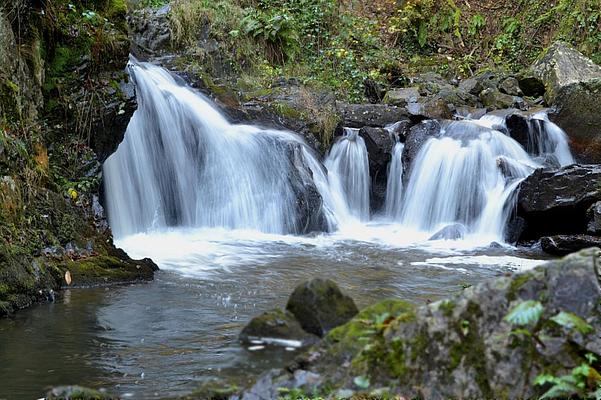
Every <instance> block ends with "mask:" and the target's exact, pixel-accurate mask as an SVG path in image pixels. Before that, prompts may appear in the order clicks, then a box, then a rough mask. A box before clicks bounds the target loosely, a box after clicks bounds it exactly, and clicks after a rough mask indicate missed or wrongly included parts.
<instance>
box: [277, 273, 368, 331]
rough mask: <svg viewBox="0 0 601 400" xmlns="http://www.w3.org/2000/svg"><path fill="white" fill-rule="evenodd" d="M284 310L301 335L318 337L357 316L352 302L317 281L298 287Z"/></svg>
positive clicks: (330, 284) (326, 281) (334, 287)
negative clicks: (300, 329) (291, 317)
mask: <svg viewBox="0 0 601 400" xmlns="http://www.w3.org/2000/svg"><path fill="white" fill-rule="evenodd" d="M286 310H288V311H289V312H290V313H292V314H293V315H294V316H295V317H296V319H297V320H298V322H299V323H300V325H301V326H302V328H303V329H304V330H305V331H307V332H309V333H312V334H314V335H317V336H319V337H323V336H324V335H325V334H326V333H327V332H329V331H330V330H332V329H333V328H335V327H337V326H340V325H342V324H344V323H345V322H347V321H349V320H350V319H351V318H353V317H354V316H355V315H356V314H357V313H358V310H357V306H356V305H355V302H354V301H353V299H352V298H350V297H349V296H347V295H345V294H343V293H342V292H341V291H340V288H339V287H338V285H336V283H334V282H333V281H331V280H329V279H320V278H316V279H312V280H310V281H307V282H303V283H301V284H300V285H298V286H297V287H296V289H294V291H293V292H292V294H291V295H290V298H289V299H288V303H287V304H286Z"/></svg>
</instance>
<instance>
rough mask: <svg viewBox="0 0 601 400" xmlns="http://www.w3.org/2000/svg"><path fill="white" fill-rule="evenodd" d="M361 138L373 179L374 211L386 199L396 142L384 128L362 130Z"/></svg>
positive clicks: (372, 205)
mask: <svg viewBox="0 0 601 400" xmlns="http://www.w3.org/2000/svg"><path fill="white" fill-rule="evenodd" d="M359 136H361V137H362V138H363V140H364V141H365V147H366V148H367V156H368V159H369V176H370V177H371V188H372V190H371V201H370V205H371V207H372V209H374V210H377V209H379V208H380V207H381V206H382V204H383V203H384V199H385V198H386V181H387V173H388V163H389V162H390V158H391V152H392V147H393V146H394V141H393V139H392V137H391V133H390V132H388V131H387V130H386V129H383V128H370V127H366V128H361V130H359Z"/></svg>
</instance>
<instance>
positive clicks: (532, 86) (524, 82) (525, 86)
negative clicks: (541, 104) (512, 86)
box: [517, 71, 545, 98]
mask: <svg viewBox="0 0 601 400" xmlns="http://www.w3.org/2000/svg"><path fill="white" fill-rule="evenodd" d="M517 80H518V84H519V85H520V90H521V91H522V93H524V96H529V97H533V98H538V97H541V96H543V95H544V94H545V85H544V83H543V82H542V81H541V80H540V79H539V78H537V77H536V76H535V75H534V74H533V73H532V71H524V72H523V73H521V74H520V75H518V77H517Z"/></svg>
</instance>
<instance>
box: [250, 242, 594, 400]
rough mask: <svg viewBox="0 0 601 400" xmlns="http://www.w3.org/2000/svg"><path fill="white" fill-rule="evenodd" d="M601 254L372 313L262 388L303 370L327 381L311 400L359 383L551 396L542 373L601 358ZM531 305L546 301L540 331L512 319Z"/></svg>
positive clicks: (455, 393) (392, 388)
mask: <svg viewBox="0 0 601 400" xmlns="http://www.w3.org/2000/svg"><path fill="white" fill-rule="evenodd" d="M599 255H600V250H599V249H589V250H585V251H582V252H580V253H577V254H572V255H570V256H567V257H565V258H563V259H561V260H556V261H552V262H550V263H548V264H546V265H544V266H540V267H538V268H536V269H534V270H532V271H528V272H524V273H522V274H516V275H513V276H510V277H509V276H504V277H500V278H497V279H494V280H489V281H486V282H483V283H481V284H478V285H476V286H472V287H469V288H467V289H465V290H464V291H463V292H462V293H461V294H459V295H457V296H454V297H452V298H449V299H446V300H441V301H437V302H435V303H431V304H428V305H425V306H422V307H419V308H418V307H415V306H412V305H409V304H407V303H404V302H402V301H398V300H396V301H394V300H389V301H385V302H382V303H379V304H377V305H375V306H372V307H368V308H366V309H365V310H363V311H361V313H360V314H359V315H357V317H356V318H354V319H353V320H351V321H350V322H349V323H347V324H345V325H343V326H341V327H339V328H336V329H334V330H332V331H331V332H330V333H329V334H328V335H327V336H326V337H325V338H324V340H323V341H322V342H321V343H320V344H319V345H318V346H316V347H314V348H312V349H311V351H310V352H308V353H307V354H306V355H305V356H303V357H302V358H300V359H299V360H297V362H296V363H294V364H293V365H291V366H288V367H287V368H286V369H282V370H279V371H271V372H269V373H268V374H265V375H264V378H265V379H264V380H260V382H261V385H260V387H261V388H262V391H263V393H268V390H269V388H270V387H271V388H275V387H278V386H282V387H290V385H292V384H293V382H294V381H295V374H298V373H299V371H303V373H312V374H315V375H316V376H318V377H319V378H320V379H318V380H316V382H315V383H314V384H313V385H310V386H309V387H307V388H305V389H306V390H307V391H306V393H312V392H313V390H317V391H319V392H320V393H325V394H326V396H327V394H328V393H330V394H334V393H342V392H344V393H351V392H353V391H357V390H362V388H360V387H358V386H357V385H356V382H357V377H361V382H364V383H366V384H367V385H368V388H367V389H363V390H367V391H368V393H369V392H371V391H373V390H376V389H379V388H386V392H387V393H386V394H387V395H390V397H395V396H399V397H404V398H428V399H448V398H497V397H499V396H500V394H502V395H503V396H505V397H507V398H539V397H540V396H542V394H543V393H544V392H545V391H546V390H547V389H548V388H545V387H540V386H538V385H535V384H534V380H535V379H536V377H537V376H538V375H539V374H541V373H547V372H548V371H553V373H554V375H556V376H561V375H564V374H569V372H570V371H571V370H572V368H575V367H577V366H579V365H580V364H581V363H583V362H585V358H584V357H585V354H586V353H588V352H590V353H593V354H595V355H601V342H600V341H599V338H598V335H597V334H596V332H599V331H600V330H601V308H600V306H599V304H600V301H601V287H600V285H599V277H598V273H599V271H598V268H597V265H596V261H595V260H596V259H598V257H599ZM525 301H537V302H540V306H539V307H540V309H541V316H540V323H539V324H536V327H535V326H534V324H532V325H527V326H524V327H520V326H517V325H513V324H511V323H510V322H508V321H507V320H506V319H505V317H506V316H507V315H508V314H509V313H510V312H511V311H512V310H514V309H515V308H516V307H517V306H519V305H522V304H524V302H525ZM534 304H538V303H534ZM560 312H564V313H572V314H574V315H576V316H578V317H580V318H581V319H583V320H585V321H586V323H587V324H590V326H591V328H590V331H588V332H587V333H581V332H579V331H578V330H577V329H575V328H565V327H563V328H562V327H561V326H559V325H558V324H557V323H556V322H554V321H553V317H554V316H556V315H557V314H558V313H560ZM517 328H523V329H527V330H530V331H535V332H536V333H537V338H538V339H540V342H541V343H542V344H540V343H537V342H536V340H533V339H531V338H530V336H527V335H519V334H512V332H513V331H514V330H515V329H517ZM266 382H269V383H266ZM326 383H327V384H326ZM254 390H256V388H253V389H250V390H249V392H252V391H254Z"/></svg>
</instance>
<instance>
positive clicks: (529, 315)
mask: <svg viewBox="0 0 601 400" xmlns="http://www.w3.org/2000/svg"><path fill="white" fill-rule="evenodd" d="M543 311H544V307H543V305H542V304H541V302H540V301H536V300H527V301H524V302H521V303H520V304H518V305H517V306H515V307H514V308H513V309H512V310H511V311H510V312H509V313H508V314H507V315H506V316H505V318H504V319H505V321H507V322H509V323H510V324H512V325H518V326H526V325H536V324H537V323H538V321H539V320H540V317H541V316H542V315H543Z"/></svg>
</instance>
